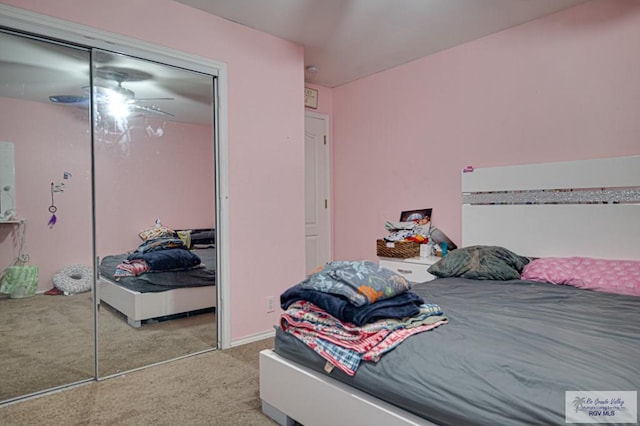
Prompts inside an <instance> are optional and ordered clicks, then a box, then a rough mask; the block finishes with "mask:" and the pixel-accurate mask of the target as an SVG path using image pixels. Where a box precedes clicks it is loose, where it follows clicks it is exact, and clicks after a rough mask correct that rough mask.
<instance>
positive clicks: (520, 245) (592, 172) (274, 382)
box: [260, 156, 640, 426]
mask: <svg viewBox="0 0 640 426" xmlns="http://www.w3.org/2000/svg"><path fill="white" fill-rule="evenodd" d="M602 188H604V189H605V190H604V191H602V190H601V189H602ZM569 189H573V190H575V191H571V192H566V191H565V190H569ZM556 190H562V191H556ZM496 191H497V193H496ZM462 192H463V196H462V198H463V206H462V247H466V246H470V245H476V244H482V245H499V246H503V247H506V248H508V249H510V250H512V251H514V252H516V253H518V254H522V255H525V256H537V257H543V256H591V257H598V258H609V259H635V260H637V259H640V244H638V241H640V224H639V223H638V220H639V219H640V156H632V157H620V158H604V159H597V160H582V161H571V162H559V163H546V164H531V165H524V166H508V167H495V168H486V169H485V168H482V169H476V170H474V171H473V172H467V173H463V174H462ZM531 197H533V198H534V201H536V202H540V201H542V202H544V201H545V200H547V202H549V201H550V202H557V203H558V204H528V203H530V202H531ZM558 197H560V198H558ZM601 199H606V200H608V201H609V202H610V203H609V204H602V203H599V204H596V203H595V202H598V201H599V200H601ZM612 201H613V203H611V202H612ZM585 202H591V204H585ZM492 203H493V204H492ZM506 203H509V204H506ZM260 397H261V399H262V409H263V412H264V413H265V414H266V415H267V416H269V417H270V418H272V419H273V420H274V421H276V422H277V423H278V424H280V425H287V426H292V425H294V424H295V422H296V421H297V422H299V423H302V424H303V425H304V426H314V425H327V424H343V423H344V422H345V416H347V417H346V418H348V421H349V423H351V424H367V425H385V426H386V425H433V423H430V422H428V421H426V420H424V419H421V418H418V417H416V416H414V415H412V414H411V413H408V412H406V411H404V410H402V409H400V408H398V407H395V406H392V405H390V404H388V403H385V402H383V401H381V400H379V399H378V398H375V397H372V396H371V395H368V394H366V393H363V392H361V391H358V390H356V389H354V388H351V387H350V386H347V385H345V384H343V383H341V382H339V381H337V380H334V379H332V378H331V377H328V376H327V375H324V374H321V373H318V372H316V371H313V370H311V369H308V368H306V367H303V366H300V365H299V364H296V363H294V362H291V361H289V360H287V359H284V358H282V357H280V356H278V355H277V354H276V353H275V352H273V351H271V350H264V351H262V352H261V353H260ZM294 419H295V420H294Z"/></svg>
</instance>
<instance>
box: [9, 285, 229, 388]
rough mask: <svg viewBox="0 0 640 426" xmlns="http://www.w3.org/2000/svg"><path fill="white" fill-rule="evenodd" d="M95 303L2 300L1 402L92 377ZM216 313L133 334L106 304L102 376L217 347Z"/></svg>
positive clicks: (87, 297)
mask: <svg viewBox="0 0 640 426" xmlns="http://www.w3.org/2000/svg"><path fill="white" fill-rule="evenodd" d="M93 335H94V323H93V301H92V295H91V293H90V292H88V293H82V294H78V295H75V296H46V295H36V296H33V297H29V298H25V299H8V298H6V297H0V336H2V337H1V339H0V361H1V362H0V401H2V400H8V399H11V398H14V397H16V396H20V395H26V394H29V393H32V392H37V391H40V390H43V389H50V388H53V387H56V386H60V385H65V384H67V383H73V382H78V381H82V380H86V379H91V378H93V376H94V337H93ZM216 335H217V332H216V318H215V313H205V314H200V315H193V316H189V317H182V318H178V319H172V320H170V321H162V322H154V323H150V324H145V325H143V326H142V327H140V328H132V327H130V326H129V325H128V324H127V321H126V319H125V318H124V316H123V315H122V314H120V313H119V312H117V311H115V310H114V309H112V308H110V307H109V306H108V305H106V304H104V303H103V304H102V305H101V309H100V312H99V315H98V361H99V372H100V376H101V377H104V376H108V375H111V374H117V373H120V372H123V371H129V370H132V369H135V368H139V367H142V366H145V365H150V364H154V363H157V362H161V361H164V360H167V359H173V358H177V357H181V356H184V355H187V354H192V353H195V352H200V351H203V350H206V349H209V348H212V347H215V345H216Z"/></svg>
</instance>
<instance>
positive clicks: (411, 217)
mask: <svg viewBox="0 0 640 426" xmlns="http://www.w3.org/2000/svg"><path fill="white" fill-rule="evenodd" d="M432 211H433V209H420V210H405V211H403V212H402V213H400V222H418V221H421V220H423V219H427V221H428V222H431V212H432Z"/></svg>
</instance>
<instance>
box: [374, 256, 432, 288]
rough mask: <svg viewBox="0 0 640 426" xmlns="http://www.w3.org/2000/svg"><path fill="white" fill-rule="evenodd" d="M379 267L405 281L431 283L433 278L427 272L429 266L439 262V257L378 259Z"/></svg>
mask: <svg viewBox="0 0 640 426" xmlns="http://www.w3.org/2000/svg"><path fill="white" fill-rule="evenodd" d="M379 259H380V266H382V267H383V268H387V269H390V270H392V271H393V272H395V273H397V274H400V275H402V276H403V277H405V278H406V279H407V280H409V281H411V282H414V283H423V282H425V281H431V280H432V279H434V278H435V276H433V275H431V274H430V273H429V272H427V269H429V266H431V265H433V264H434V263H436V262H437V261H438V260H440V259H441V258H440V257H436V256H429V257H410V258H408V259H398V258H393V257H380V258H379Z"/></svg>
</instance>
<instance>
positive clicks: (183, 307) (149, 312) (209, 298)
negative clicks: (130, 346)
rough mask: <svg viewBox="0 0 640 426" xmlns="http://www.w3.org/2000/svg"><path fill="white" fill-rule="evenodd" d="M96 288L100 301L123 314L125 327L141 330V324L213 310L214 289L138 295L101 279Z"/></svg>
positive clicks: (176, 290)
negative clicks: (171, 316)
mask: <svg viewBox="0 0 640 426" xmlns="http://www.w3.org/2000/svg"><path fill="white" fill-rule="evenodd" d="M97 287H98V294H99V298H100V299H99V300H100V301H101V302H105V303H107V304H108V305H109V306H111V307H112V308H114V309H116V310H118V311H119V312H121V313H123V314H124V315H125V316H126V317H127V323H128V324H129V325H130V326H132V327H135V328H138V327H140V326H141V325H142V321H144V320H147V319H152V318H158V317H164V316H168V315H175V314H182V313H185V312H191V311H197V310H200V309H208V308H213V307H215V306H216V286H214V285H212V286H203V287H188V288H177V289H172V290H167V291H162V292H157V293H140V292H137V291H133V290H130V289H128V288H126V287H122V286H121V285H118V284H116V283H114V282H112V281H110V280H108V279H106V278H105V277H100V279H99V280H98V286H97Z"/></svg>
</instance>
